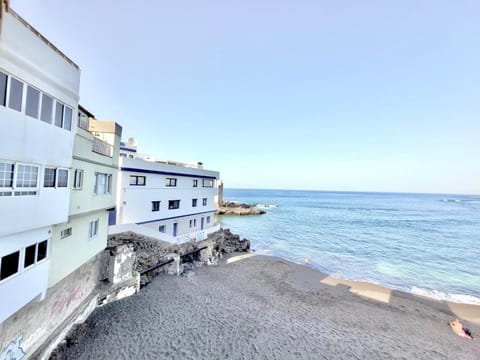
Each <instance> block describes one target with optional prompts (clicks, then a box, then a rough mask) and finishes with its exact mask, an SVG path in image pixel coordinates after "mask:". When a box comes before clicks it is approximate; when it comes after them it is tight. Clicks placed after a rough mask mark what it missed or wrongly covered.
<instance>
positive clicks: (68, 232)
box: [60, 227, 72, 239]
mask: <svg viewBox="0 0 480 360" xmlns="http://www.w3.org/2000/svg"><path fill="white" fill-rule="evenodd" d="M71 235H72V228H71V227H70V228H67V229H64V230H62V231H61V232H60V239H65V238H67V237H69V236H71Z"/></svg>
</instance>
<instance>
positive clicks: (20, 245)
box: [0, 227, 52, 323]
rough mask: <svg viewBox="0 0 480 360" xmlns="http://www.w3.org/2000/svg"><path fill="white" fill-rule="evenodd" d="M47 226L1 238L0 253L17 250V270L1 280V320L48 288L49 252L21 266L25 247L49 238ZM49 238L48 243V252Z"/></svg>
mask: <svg viewBox="0 0 480 360" xmlns="http://www.w3.org/2000/svg"><path fill="white" fill-rule="evenodd" d="M51 235H52V229H51V228H50V227H46V228H42V229H36V230H33V231H28V232H23V233H18V234H15V235H11V236H5V237H0V254H1V255H2V256H3V255H7V254H10V253H12V252H15V251H17V250H20V264H19V267H20V271H19V272H18V273H17V274H15V275H12V276H11V277H9V278H6V279H4V280H2V281H0V299H2V301H1V303H2V306H0V323H2V322H3V321H4V320H5V319H6V318H8V317H9V316H10V315H12V314H13V313H15V312H16V311H18V310H19V309H21V308H22V307H23V306H25V305H26V304H28V303H29V302H30V301H32V300H33V299H34V298H35V297H37V296H40V297H43V296H44V294H45V291H46V290H47V286H48V285H47V284H48V271H49V267H50V255H47V258H46V259H44V260H42V261H40V262H38V263H37V264H34V265H31V266H30V267H28V268H27V269H23V258H24V253H25V247H27V246H30V245H32V244H35V243H38V242H41V241H43V240H48V239H50V237H51ZM50 245H51V241H49V244H48V254H50V247H51V246H50Z"/></svg>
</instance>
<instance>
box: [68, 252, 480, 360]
mask: <svg viewBox="0 0 480 360" xmlns="http://www.w3.org/2000/svg"><path fill="white" fill-rule="evenodd" d="M479 315H480V307H478V306H474V305H465V304H463V305H460V304H456V305H455V304H449V303H446V302H440V301H435V300H429V299H426V298H421V297H416V296H414V295H411V294H406V293H402V292H398V291H392V290H388V289H385V288H382V287H379V286H374V285H369V284H364V283H353V282H351V283H348V284H340V283H338V282H335V281H334V280H333V279H332V278H330V277H328V276H327V275H325V274H322V273H321V272H318V271H317V270H314V269H312V268H310V267H307V266H302V265H297V264H294V263H291V262H288V261H286V260H283V259H279V258H275V257H267V256H260V255H258V256H254V254H244V255H240V256H236V257H230V258H224V259H222V260H221V264H220V265H219V266H215V267H207V266H202V267H200V268H198V269H196V271H195V275H194V276H192V277H188V278H186V277H176V276H167V275H160V276H158V277H157V278H155V279H154V281H153V282H152V283H150V284H149V285H148V286H147V287H145V288H144V289H143V290H142V291H140V292H139V293H138V294H136V295H133V296H131V297H129V298H126V299H123V300H120V301H117V302H114V303H111V304H108V305H106V306H104V307H102V308H99V309H97V310H96V311H95V312H94V314H93V315H92V316H91V317H90V318H89V319H88V320H87V321H86V323H85V324H84V325H83V327H84V332H85V335H84V336H83V337H80V338H79V339H77V341H76V342H75V345H74V346H72V347H70V348H68V349H67V350H66V352H64V353H63V354H60V355H59V358H64V359H101V358H111V359H226V358H228V359H435V360H438V359H465V360H469V359H478V358H479V355H480V342H479V340H478V339H474V340H473V341H470V340H466V339H463V338H460V337H458V336H456V335H455V334H454V333H453V332H452V331H451V330H450V328H449V326H448V322H449V321H451V320H453V319H454V318H455V317H460V318H461V319H462V321H463V322H464V323H465V325H466V326H468V327H469V328H470V329H471V330H472V333H473V335H474V337H478V336H479V334H480V318H479Z"/></svg>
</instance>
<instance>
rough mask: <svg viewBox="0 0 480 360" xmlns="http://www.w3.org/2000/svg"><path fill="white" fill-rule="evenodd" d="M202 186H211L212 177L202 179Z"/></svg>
mask: <svg viewBox="0 0 480 360" xmlns="http://www.w3.org/2000/svg"><path fill="white" fill-rule="evenodd" d="M202 186H203V187H213V179H202Z"/></svg>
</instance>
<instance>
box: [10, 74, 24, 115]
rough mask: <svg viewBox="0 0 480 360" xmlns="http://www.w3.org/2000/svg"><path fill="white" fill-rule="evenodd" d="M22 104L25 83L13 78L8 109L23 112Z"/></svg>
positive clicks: (11, 79)
mask: <svg viewBox="0 0 480 360" xmlns="http://www.w3.org/2000/svg"><path fill="white" fill-rule="evenodd" d="M22 102H23V83H22V82H21V81H18V80H17V79H15V78H12V77H11V78H10V95H9V99H8V107H9V108H10V109H13V110H17V111H22Z"/></svg>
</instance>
